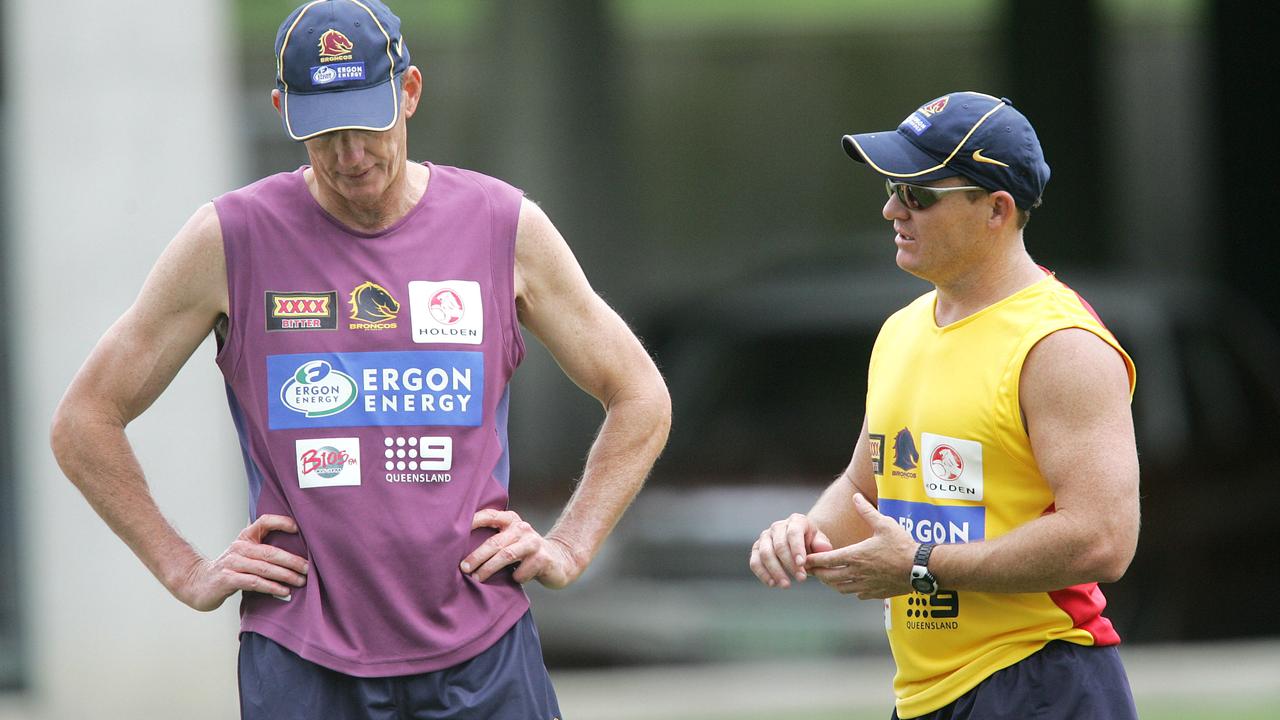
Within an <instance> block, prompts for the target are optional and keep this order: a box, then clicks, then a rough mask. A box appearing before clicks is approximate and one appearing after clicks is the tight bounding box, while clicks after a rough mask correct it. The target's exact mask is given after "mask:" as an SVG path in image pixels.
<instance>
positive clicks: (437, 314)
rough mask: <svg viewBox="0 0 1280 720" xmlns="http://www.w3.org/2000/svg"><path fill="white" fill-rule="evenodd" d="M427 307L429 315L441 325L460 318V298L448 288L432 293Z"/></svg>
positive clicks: (452, 322)
mask: <svg viewBox="0 0 1280 720" xmlns="http://www.w3.org/2000/svg"><path fill="white" fill-rule="evenodd" d="M428 307H429V309H430V311H431V317H433V318H435V320H436V322H438V323H440V324H442V325H452V324H454V323H456V322H458V321H459V320H461V319H462V314H463V308H462V298H460V297H458V293H456V292H454V291H452V290H450V289H449V288H445V289H444V290H441V291H440V292H438V293H436V294H435V295H432V296H431V302H430V303H429V305H428Z"/></svg>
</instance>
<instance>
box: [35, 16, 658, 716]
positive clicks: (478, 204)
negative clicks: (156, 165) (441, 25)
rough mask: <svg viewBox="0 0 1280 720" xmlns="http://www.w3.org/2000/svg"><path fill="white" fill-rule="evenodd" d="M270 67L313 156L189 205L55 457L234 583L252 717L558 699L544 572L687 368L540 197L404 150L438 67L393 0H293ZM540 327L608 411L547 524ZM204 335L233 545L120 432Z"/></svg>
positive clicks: (631, 458)
mask: <svg viewBox="0 0 1280 720" xmlns="http://www.w3.org/2000/svg"><path fill="white" fill-rule="evenodd" d="M276 60H277V77H276V89H275V90H274V91H273V92H272V102H273V103H274V105H275V107H276V109H277V110H278V111H279V113H280V116H281V118H282V120H283V123H284V127H285V130H286V132H288V133H289V135H290V136H291V137H292V138H293V139H294V140H297V141H300V142H303V143H305V145H306V149H307V153H308V156H309V158H310V164H309V165H306V166H303V167H301V168H299V169H297V170H296V171H294V172H289V173H280V174H277V175H273V176H270V177H267V178H264V179H262V180H260V181H258V182H256V183H253V184H251V185H249V186H247V187H243V188H240V189H238V190H235V191H232V192H229V193H227V194H225V195H223V196H221V197H219V198H216V199H215V200H213V201H212V202H211V203H208V204H206V205H205V206H203V207H201V208H199V209H198V210H197V211H196V212H195V214H194V215H193V216H192V218H191V219H190V220H189V221H188V222H187V224H186V225H185V226H184V227H183V228H182V229H181V230H180V231H179V233H178V235H177V237H175V238H174V240H173V241H172V243H171V244H170V245H169V247H168V248H167V249H166V250H165V251H164V253H163V254H162V255H161V256H160V259H159V260H158V261H157V263H156V266H155V268H154V269H153V270H152V272H151V275H150V276H149V277H148V278H147V281H146V284H145V286H144V288H143V292H142V293H141V294H140V295H139V296H138V300H137V301H136V302H135V304H134V305H133V306H132V307H131V308H129V310H128V311H127V312H126V313H125V314H124V316H123V317H121V318H120V320H118V321H117V322H116V324H115V325H114V326H113V327H112V328H111V330H110V331H109V332H108V333H107V334H106V335H105V336H104V337H103V339H102V340H101V341H100V342H99V344H98V346H97V347H96V348H95V349H94V351H93V353H92V354H91V355H90V357H89V359H88V360H87V361H86V362H85V364H84V366H83V367H82V368H81V369H80V372H79V373H78V375H77V376H76V378H75V380H74V381H73V382H72V384H71V386H70V388H69V389H68V390H67V394H66V396H65V397H64V398H63V401H62V404H61V405H60V407H59V408H58V412H57V415H56V417H55V420H54V425H53V448H54V452H55V454H56V455H57V458H58V462H59V463H60V464H61V466H62V468H63V470H64V471H65V472H66V474H67V477H69V478H70V479H71V481H72V482H74V483H75V484H76V486H77V487H78V488H79V489H80V490H81V492H83V493H84V495H85V497H86V498H87V499H88V501H89V503H90V504H91V505H92V506H93V507H94V509H95V510H96V511H97V512H98V514H99V515H101V516H102V518H103V519H104V520H105V521H106V522H107V524H108V525H109V526H110V527H111V528H112V530H114V531H115V533H116V534H117V535H119V536H120V538H121V539H122V540H124V542H125V543H127V544H128V545H129V547H130V548H131V549H132V550H133V551H134V552H135V553H136V554H137V555H138V557H139V558H140V559H141V560H142V562H143V563H144V564H146V566H147V567H148V568H149V569H150V570H151V572H152V573H153V574H154V575H155V576H156V578H157V579H158V580H160V582H161V583H162V584H164V586H165V588H166V589H168V590H169V591H170V592H171V593H173V595H174V596H175V597H177V598H178V599H179V600H181V601H182V602H184V603H186V604H188V605H190V606H191V607H193V608H196V609H197V610H212V609H214V608H217V607H219V606H220V605H221V604H222V603H223V601H224V600H226V599H227V598H228V597H230V596H231V595H233V594H235V593H237V592H239V593H241V618H242V623H241V635H240V640H241V646H240V663H239V678H240V704H241V713H242V716H243V717H244V718H253V719H258V718H262V719H266V718H271V719H272V720H280V719H282V718H299V719H301V718H308V719H312V718H408V717H413V718H444V717H460V718H521V719H524V718H538V719H540V720H551V718H558V717H559V715H560V712H559V708H558V705H557V701H556V697H555V693H554V690H553V689H552V687H551V684H550V681H549V680H548V677H547V672H546V668H545V666H544V664H543V661H542V654H541V649H540V645H539V642H538V638H537V632H536V630H535V628H534V625H533V621H532V619H531V618H530V616H529V601H528V598H527V597H526V596H525V593H524V591H523V589H522V585H523V584H524V583H527V582H529V581H531V580H536V581H538V582H540V583H542V584H543V585H546V586H548V587H551V588H562V587H564V586H566V585H568V584H570V583H572V582H573V581H574V580H576V579H577V578H578V577H579V575H581V574H582V572H583V571H584V570H585V569H586V567H587V565H588V564H589V563H590V562H591V559H592V558H593V557H594V556H595V554H596V552H597V551H598V550H599V549H600V546H601V544H602V543H603V542H604V539H605V537H606V536H607V535H608V534H609V532H610V531H611V530H612V528H613V527H614V525H615V524H616V523H617V521H618V518H619V517H620V516H621V514H622V512H623V510H624V509H625V508H626V507H627V505H628V503H629V502H630V501H631V499H632V498H633V497H634V496H635V494H636V492H637V491H638V490H639V488H640V486H641V484H642V482H643V480H644V477H645V475H646V474H647V473H648V472H649V469H650V467H651V466H652V464H653V461H654V459H655V458H656V456H657V455H658V453H659V451H660V450H661V448H662V446H663V444H664V443H665V441H666V436H667V430H668V428H669V425H670V400H669V398H668V395H667V391H666V387H665V385H664V384H663V381H662V378H661V376H660V375H659V373H658V371H657V369H656V368H655V367H654V365H653V363H652V361H651V360H650V359H649V356H648V355H647V354H646V353H645V351H644V349H643V348H642V347H641V345H640V343H639V342H638V341H637V339H636V338H635V336H634V335H632V333H631V332H630V330H628V328H627V326H626V324H625V323H623V321H622V320H621V319H620V318H619V317H618V316H617V315H616V314H615V313H614V312H613V311H612V310H611V309H610V308H609V307H608V306H607V305H606V304H605V303H604V302H603V301H602V300H601V299H600V297H598V296H597V295H596V293H595V292H594V291H593V290H592V289H591V286H590V285H589V284H588V282H587V280H586V278H585V276H584V275H583V273H582V270H581V269H580V268H579V266H578V264H577V261H576V260H575V259H574V256H573V254H572V252H571V251H570V250H569V247H568V245H567V244H566V243H565V241H564V239H563V238H562V237H561V236H560V234H559V233H558V232H557V231H556V228H555V227H554V226H553V225H552V224H551V221H550V220H549V219H547V216H546V215H545V214H543V212H542V210H540V209H539V208H538V206H537V205H536V204H534V203H533V202H530V201H529V200H527V199H525V198H524V196H523V194H522V193H521V192H520V191H519V190H517V189H515V188H513V187H511V186H510V185H507V184H506V183H504V182H502V181H500V180H496V179H494V178H491V177H487V176H485V175H481V174H479V173H475V172H471V171H468V170H462V169H459V168H454V167H447V166H443V165H435V164H432V163H429V162H428V163H416V162H411V161H409V160H408V158H407V157H406V148H407V131H406V121H407V120H408V119H409V118H410V117H412V116H413V114H414V111H415V110H416V108H417V105H418V101H419V97H420V94H421V92H422V75H421V73H420V72H419V70H418V68H417V67H415V66H413V65H412V64H410V61H409V49H408V47H407V46H406V45H405V43H404V41H403V39H402V38H401V36H400V21H399V19H398V18H396V16H395V15H393V14H392V13H391V11H390V10H389V9H387V8H386V7H385V6H384V5H383V4H382V3H381V2H378V0H318V1H316V2H309V3H307V4H305V5H303V6H301V7H299V8H298V9H296V10H295V11H294V12H293V13H292V14H291V15H290V16H289V17H288V18H286V19H285V21H284V23H283V24H282V25H281V27H280V31H279V33H278V35H277V38H276ZM520 325H523V326H524V327H525V328H527V329H528V330H529V331H530V332H531V333H533V334H534V335H535V336H537V337H538V339H539V340H541V341H542V342H543V344H545V345H546V347H547V348H548V350H550V352H551V353H552V355H554V356H555V358H556V360H557V361H558V362H559V364H560V366H561V367H562V368H563V369H564V371H565V372H566V374H568V376H569V377H570V378H572V379H573V381H574V382H575V383H577V384H578V385H579V386H580V387H582V388H583V389H584V390H586V391H587V392H588V393H590V394H591V395H592V396H594V397H596V398H597V399H598V400H600V402H601V404H602V405H603V406H604V410H605V418H604V423H603V425H602V427H601V429H600V432H599V434H598V436H597V437H596V440H595V443H594V444H593V445H592V447H591V450H590V453H589V454H588V456H587V461H586V467H585V468H584V470H583V474H582V479H581V482H580V484H579V485H578V488H577V490H576V491H575V492H574V494H573V497H572V498H571V499H570V500H569V502H568V504H567V505H566V507H565V509H564V511H563V513H562V514H561V516H560V518H559V520H558V521H557V522H556V524H555V526H554V527H552V528H551V529H550V530H549V531H548V532H547V533H546V534H545V535H544V534H540V533H539V532H538V531H536V530H535V529H534V528H533V527H531V526H530V525H529V523H527V522H525V521H524V520H522V519H521V518H520V516H519V515H517V514H516V513H515V512H513V511H511V510H509V509H507V503H508V492H507V488H508V480H509V462H508V453H507V447H508V441H507V428H506V424H507V414H508V398H509V393H508V383H509V381H510V378H511V376H512V373H513V371H514V370H515V368H516V366H517V365H518V364H519V363H520V360H521V358H522V357H523V355H524V344H523V340H522V339H521V333H520ZM210 332H213V333H214V334H215V336H216V338H217V340H218V354H217V358H216V361H217V364H218V366H219V368H220V369H221V370H222V373H223V376H224V378H225V380H226V389H227V399H228V404H229V406H230V411H231V416H232V420H233V422H234V424H235V427H236V430H237V432H238V434H239V437H240V444H241V449H242V451H243V456H244V464H245V471H246V475H247V480H248V484H249V499H250V507H249V511H250V512H249V515H250V517H249V519H250V523H249V525H248V526H247V527H246V528H245V529H244V530H243V531H242V532H241V533H240V535H239V536H238V537H237V538H236V539H235V540H234V542H232V543H231V545H230V547H228V548H227V550H226V552H224V553H222V554H221V555H220V556H218V557H216V558H206V557H204V556H202V555H201V554H200V553H199V552H198V551H197V550H196V549H195V548H193V547H191V546H190V545H189V544H188V543H187V542H186V541H185V540H183V538H182V537H181V536H180V535H179V534H178V533H177V532H176V531H175V530H174V528H173V526H172V525H171V524H170V523H169V522H168V520H167V519H166V518H165V517H164V516H163V515H162V514H161V512H160V511H159V509H158V508H157V507H156V504H155V502H154V501H153V500H152V498H151V495H150V493H149V492H148V486H147V482H146V480H145V478H144V476H143V471H142V468H141V467H140V466H139V465H138V463H137V461H136V460H135V459H134V455H133V453H132V451H131V448H130V446H129V442H128V440H127V439H126V437H125V432H124V430H125V426H126V425H127V424H128V423H129V422H130V421H131V420H133V419H134V418H135V417H137V416H138V415H139V414H141V413H142V411H143V410H145V409H146V408H147V407H148V406H150V405H151V403H152V402H153V401H155V399H156V398H157V397H158V396H159V395H160V393H161V392H163V391H164V389H165V388H166V387H167V386H168V384H169V383H170V382H171V381H172V379H173V377H174V375H175V374H176V373H177V371H178V369H179V368H180V367H181V366H182V365H183V363H185V362H186V360H187V358H188V357H190V355H191V353H192V352H193V351H194V350H195V348H196V347H197V346H198V345H199V344H200V343H201V341H202V340H203V339H204V338H205V337H206V336H207V335H208V334H209V333H210ZM103 456H110V457H114V458H117V459H118V462H114V463H109V464H103V463H100V462H98V458H101V457H103Z"/></svg>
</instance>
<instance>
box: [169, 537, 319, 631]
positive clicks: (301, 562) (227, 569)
mask: <svg viewBox="0 0 1280 720" xmlns="http://www.w3.org/2000/svg"><path fill="white" fill-rule="evenodd" d="M272 532H287V533H296V532H298V524H297V523H296V522H294V521H293V518H290V517H285V516H284V515H263V516H261V517H259V518H258V519H257V520H254V521H253V524H251V525H249V527H247V528H245V529H244V530H241V531H240V534H239V535H238V536H236V539H235V541H234V542H232V543H231V546H230V547H228V548H227V550H226V552H224V553H222V555H220V556H218V558H217V559H215V560H207V559H204V558H201V559H200V561H199V562H198V563H196V564H195V565H193V566H192V567H191V570H190V572H189V573H187V576H186V577H185V578H184V579H183V581H182V583H181V584H180V585H179V586H178V587H175V588H173V594H174V596H176V597H177V598H178V599H179V600H181V601H182V602H184V603H186V604H187V605H190V606H191V607H193V608H195V609H196V610H201V611H208V610H215V609H217V608H218V607H219V606H221V605H222V603H223V601H225V600H226V599H227V598H228V597H230V596H232V595H234V594H235V593H236V591H238V590H247V591H251V592H260V593H266V594H267V595H274V596H276V597H278V598H281V599H287V598H288V597H289V594H290V593H291V592H292V591H293V588H295V587H302V586H303V585H304V584H305V583H306V581H307V578H306V575H307V570H308V569H309V568H308V566H307V561H306V559H305V558H301V557H298V556H297V555H294V554H293V553H291V552H287V551H285V550H281V549H280V548H278V547H274V546H272V545H266V544H264V543H263V542H262V541H263V539H265V538H266V536H267V535H268V534H270V533H272Z"/></svg>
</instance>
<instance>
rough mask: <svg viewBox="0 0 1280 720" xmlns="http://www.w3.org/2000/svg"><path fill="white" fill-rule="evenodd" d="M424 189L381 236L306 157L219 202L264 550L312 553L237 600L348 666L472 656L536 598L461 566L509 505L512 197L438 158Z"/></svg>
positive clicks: (516, 200)
mask: <svg viewBox="0 0 1280 720" xmlns="http://www.w3.org/2000/svg"><path fill="white" fill-rule="evenodd" d="M427 167H428V168H429V169H430V173H431V175H430V180H429V182H428V185H427V191H426V193H425V194H424V195H423V197H422V200H421V201H420V202H419V203H418V204H417V205H416V206H415V207H414V208H413V209H412V210H410V211H409V213H408V214H407V215H406V216H405V217H404V218H402V219H401V220H400V221H399V222H398V223H396V224H395V225H394V226H392V227H390V228H388V229H387V230H384V231H382V232H379V233H372V234H370V233H361V232H356V231H353V230H350V229H348V228H346V227H344V226H343V225H342V224H341V223H339V222H338V221H337V220H336V219H335V218H333V217H332V216H331V215H329V214H328V213H327V212H325V211H324V210H323V209H322V208H321V207H320V205H319V204H318V203H317V202H316V201H315V200H314V199H313V198H312V196H311V193H310V192H309V191H308V190H307V186H306V183H305V181H304V180H303V169H302V168H300V169H298V170H297V171H295V172H292V173H282V174H279V175H274V176H271V177H268V178H265V179H263V180H261V181H259V182H256V183H254V184H252V185H249V186H248V187H245V188H241V189H240V190H236V191H234V192H231V193H228V194H226V195H223V196H222V197H220V198H218V199H216V200H215V201H214V206H215V207H216V208H217V212H218V220H219V222H220V223H221V225H222V238H223V245H224V247H225V251H226V260H227V284H228V292H229V294H230V323H229V325H228V334H227V337H226V338H225V340H224V342H223V344H222V347H221V348H220V350H219V353H218V358H217V362H218V366H219V367H220V368H221V369H222V373H223V375H224V377H225V378H226V382H227V399H228V402H229V404H230V406H231V414H232V417H233V419H234V421H235V425H236V430H237V432H238V433H239V435H240V445H241V448H242V449H243V452H244V462H245V468H246V471H247V473H248V480H249V515H250V517H251V518H256V517H258V516H259V515H263V514H279V515H288V516H290V517H293V518H294V519H295V520H297V523H298V526H299V528H301V532H300V533H299V534H297V535H290V534H286V533H272V534H271V535H270V536H268V538H267V542H268V543H270V544H273V545H276V546H278V547H281V548H284V549H286V550H288V551H290V552H293V553H296V554H298V555H301V556H303V557H305V558H307V559H308V561H309V562H310V573H309V575H308V576H307V583H306V586H305V587H303V588H300V589H295V590H294V591H293V594H292V599H291V600H289V601H283V600H279V599H276V598H274V597H271V596H269V595H263V594H259V593H243V598H242V602H241V606H240V607H241V628H242V629H243V630H245V631H252V632H256V633H260V634H262V635H265V636H267V637H269V638H271V639H272V640H275V641H276V642H278V643H280V644H281V645H284V646H285V647H287V648H289V649H290V650H292V651H294V652H296V653H297V654H299V655H301V656H302V657H304V658H306V659H308V660H311V661H312V662H315V663H318V664H320V665H324V666H326V667H329V668H332V669H334V670H338V671H340V672H344V673H347V674H350V675H357V676H362V677H378V676H390V675H406V674H413V673H422V672H428V671H431V670H438V669H440V668H445V667H449V666H451V665H455V664H457V663H459V662H462V661H464V660H467V659H470V658H472V657H474V656H475V655H477V654H479V653H480V652H482V651H483V650H485V649H486V648H488V647H489V646H490V645H492V644H493V643H494V642H495V641H497V639H498V638H499V637H501V636H502V634H503V633H504V632H506V631H507V630H508V629H509V628H510V627H511V626H512V625H514V624H515V622H516V621H517V620H518V619H519V618H520V616H521V615H523V614H524V612H525V611H526V610H527V609H528V606H529V604H528V599H527V598H526V596H525V594H524V591H523V590H522V589H521V588H520V586H519V585H518V584H517V583H516V582H515V581H514V580H513V579H512V576H511V572H510V571H507V572H503V573H499V574H497V575H495V576H494V577H493V578H491V579H490V580H489V581H488V582H485V583H479V582H476V581H475V580H473V579H472V578H471V577H469V576H466V575H463V573H462V572H461V571H460V570H459V569H458V564H459V563H460V562H461V561H462V558H464V557H466V556H467V554H469V553H470V552H471V551H472V550H473V549H474V548H475V547H476V546H478V545H479V544H480V543H481V542H483V541H484V540H485V539H486V538H488V537H490V536H491V535H492V534H493V531H492V530H478V531H472V530H471V518H472V516H473V515H474V514H475V512H476V511H477V510H479V509H481V508H498V509H506V507H507V481H508V459H507V401H508V389H507V383H508V380H509V379H510V377H511V373H512V371H513V370H515V367H516V365H518V364H519V362H520V359H521V358H522V357H523V355H524V345H523V342H522V341H521V338H520V331H519V326H518V324H517V320H516V316H515V297H514V292H515V291H514V287H515V282H514V263H515V236H516V223H517V220H518V218H519V212H520V203H521V198H522V195H521V193H520V191H518V190H516V189H515V188H512V187H511V186H509V185H507V184H505V183H503V182H501V181H499V180H495V179H493V178H490V177H487V176H484V175H481V174H479V173H474V172H470V171H467V170H461V169H458V168H451V167H442V166H439V165H431V164H428V165H427Z"/></svg>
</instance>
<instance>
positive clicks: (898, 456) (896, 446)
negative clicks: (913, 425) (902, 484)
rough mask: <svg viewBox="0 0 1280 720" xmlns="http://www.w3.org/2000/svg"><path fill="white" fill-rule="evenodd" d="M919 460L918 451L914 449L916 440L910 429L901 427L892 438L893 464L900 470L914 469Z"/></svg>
mask: <svg viewBox="0 0 1280 720" xmlns="http://www.w3.org/2000/svg"><path fill="white" fill-rule="evenodd" d="M918 462H920V451H919V450H917V449H916V441H915V440H914V439H913V438H912V437H911V431H910V430H908V429H907V428H902V429H901V430H899V431H898V435H897V436H896V437H894V438H893V464H894V465H895V466H897V467H898V468H900V469H902V470H914V469H915V467H916V463H918Z"/></svg>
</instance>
